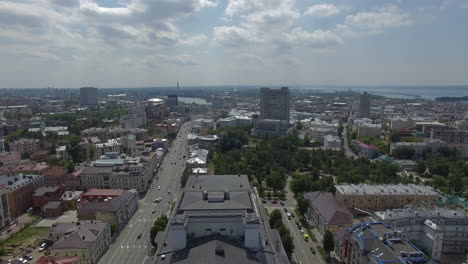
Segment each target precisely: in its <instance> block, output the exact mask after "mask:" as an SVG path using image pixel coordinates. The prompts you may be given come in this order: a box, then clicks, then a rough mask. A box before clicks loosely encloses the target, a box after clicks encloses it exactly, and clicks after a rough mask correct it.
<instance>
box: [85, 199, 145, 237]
mask: <svg viewBox="0 0 468 264" xmlns="http://www.w3.org/2000/svg"><path fill="white" fill-rule="evenodd" d="M105 192H106V191H104V193H105ZM136 210H138V193H137V192H135V191H125V190H124V191H122V193H121V194H120V195H118V196H115V197H113V198H112V197H110V198H106V199H104V200H103V201H94V202H91V201H88V200H86V199H84V198H82V199H81V201H80V203H79V204H78V210H77V211H78V219H80V220H100V221H103V222H107V223H108V224H110V225H111V226H112V225H115V227H116V228H117V230H122V229H123V228H124V227H125V225H126V224H127V223H128V221H130V219H131V217H132V216H133V214H134V213H135V212H136Z"/></svg>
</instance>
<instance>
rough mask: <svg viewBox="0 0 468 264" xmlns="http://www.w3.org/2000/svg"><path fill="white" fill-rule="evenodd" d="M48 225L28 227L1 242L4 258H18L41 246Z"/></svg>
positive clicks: (0, 247)
mask: <svg viewBox="0 0 468 264" xmlns="http://www.w3.org/2000/svg"><path fill="white" fill-rule="evenodd" d="M48 229H49V228H48V227H26V228H24V229H22V230H20V231H18V232H17V233H15V234H14V235H12V236H11V237H9V238H8V239H7V240H5V241H2V242H0V255H2V256H3V259H17V258H21V257H22V256H23V255H25V254H30V253H31V252H32V251H33V250H34V249H36V248H37V247H39V245H40V243H41V241H42V240H41V239H42V237H43V236H44V235H45V234H46V233H47V230H48Z"/></svg>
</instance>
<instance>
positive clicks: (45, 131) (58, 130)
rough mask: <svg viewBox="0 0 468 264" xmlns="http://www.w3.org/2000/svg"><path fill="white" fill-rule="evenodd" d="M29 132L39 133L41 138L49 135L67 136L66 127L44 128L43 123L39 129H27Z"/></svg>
mask: <svg viewBox="0 0 468 264" xmlns="http://www.w3.org/2000/svg"><path fill="white" fill-rule="evenodd" d="M28 131H29V132H37V133H41V134H42V136H44V137H45V136H46V135H47V134H50V133H55V134H57V135H58V136H66V135H68V134H69V132H68V127H66V126H57V127H46V126H45V124H44V122H42V123H41V126H40V127H35V128H30V129H28Z"/></svg>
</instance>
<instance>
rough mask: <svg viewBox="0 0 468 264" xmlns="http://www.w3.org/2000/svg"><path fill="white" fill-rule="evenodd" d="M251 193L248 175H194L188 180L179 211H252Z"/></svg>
mask: <svg viewBox="0 0 468 264" xmlns="http://www.w3.org/2000/svg"><path fill="white" fill-rule="evenodd" d="M204 192H206V195H207V197H206V199H204V198H203V193H204ZM225 192H226V193H227V196H228V197H227V199H225ZM249 192H250V184H249V180H248V177H247V176H246V175H198V176H196V175H192V176H190V177H189V178H188V180H187V184H186V187H185V189H184V193H183V197H182V200H181V202H180V206H179V210H181V211H186V210H189V211H195V210H196V211H200V210H202V211H206V210H251V209H252V206H253V205H252V201H251V200H250V193H249Z"/></svg>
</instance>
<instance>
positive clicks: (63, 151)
mask: <svg viewBox="0 0 468 264" xmlns="http://www.w3.org/2000/svg"><path fill="white" fill-rule="evenodd" d="M55 156H56V157H57V159H60V160H68V159H69V155H68V151H67V146H60V147H57V148H56V149H55Z"/></svg>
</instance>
